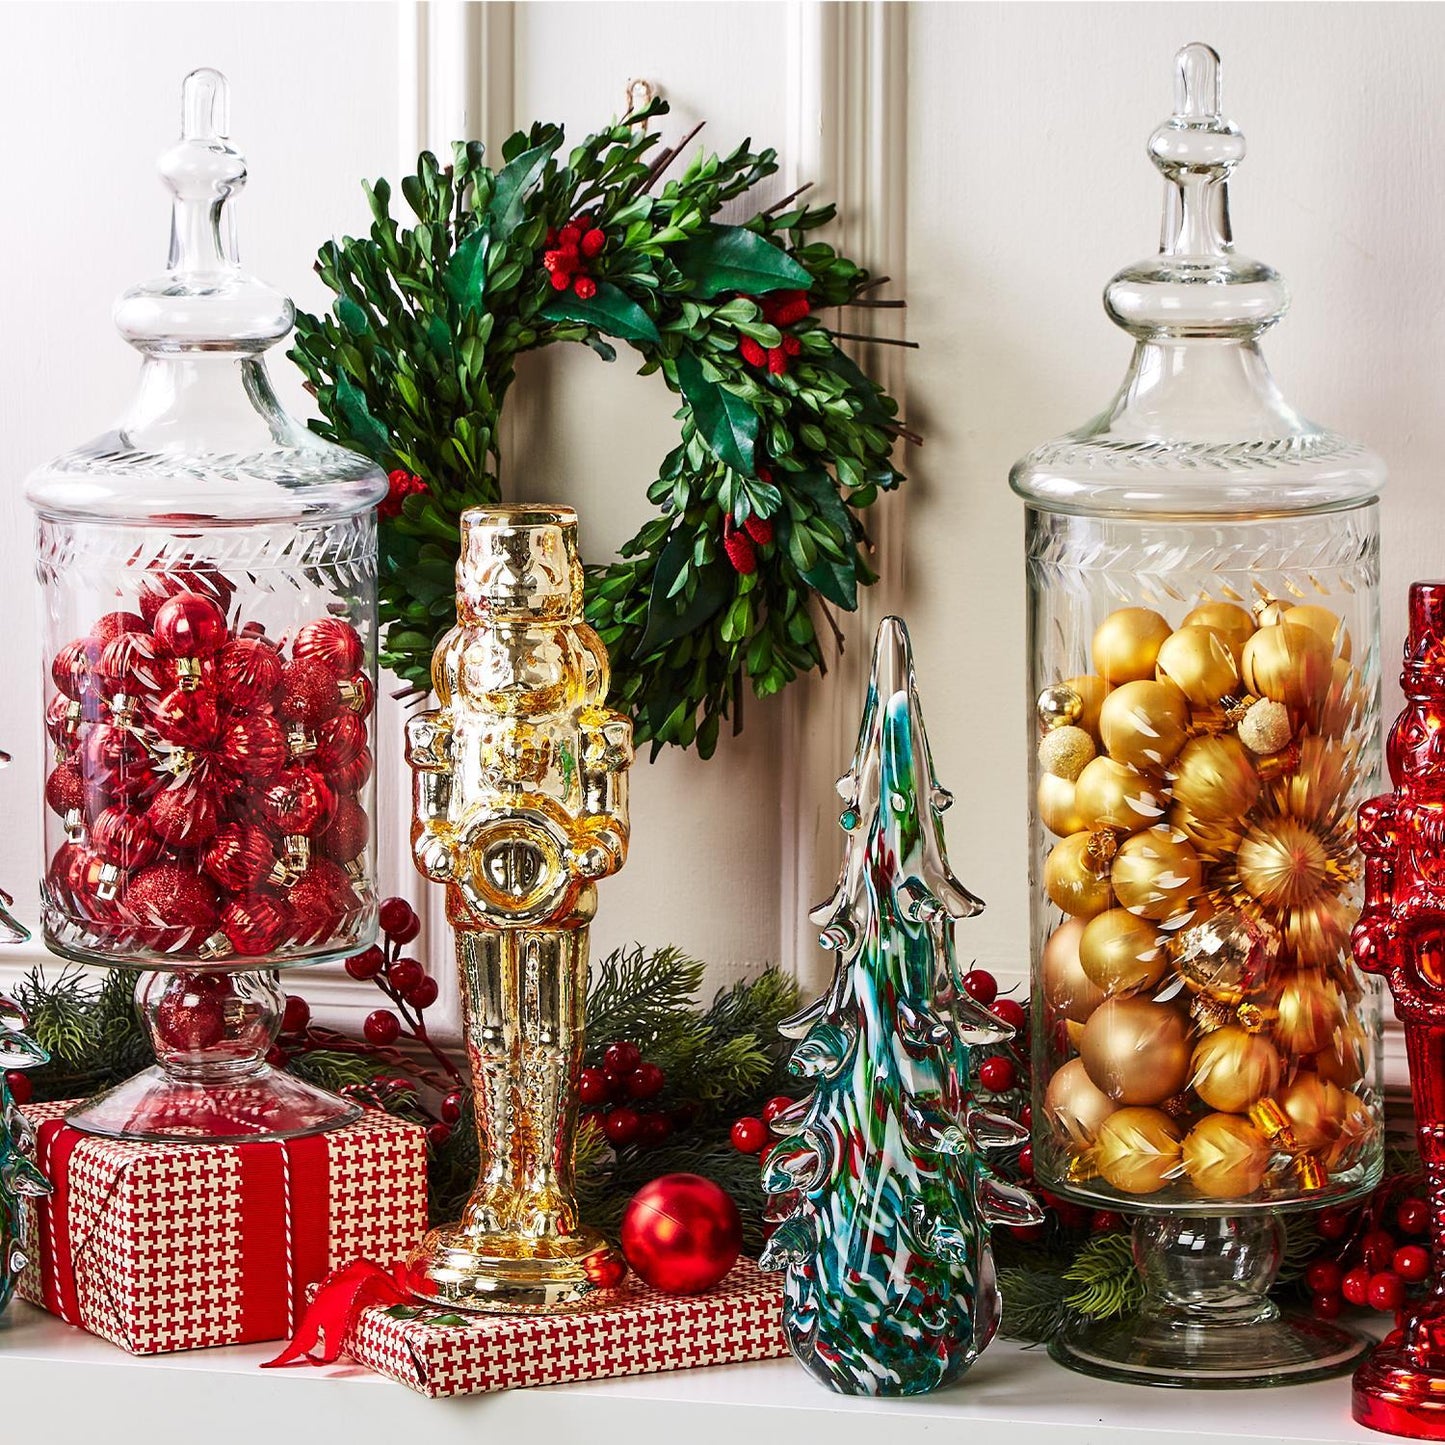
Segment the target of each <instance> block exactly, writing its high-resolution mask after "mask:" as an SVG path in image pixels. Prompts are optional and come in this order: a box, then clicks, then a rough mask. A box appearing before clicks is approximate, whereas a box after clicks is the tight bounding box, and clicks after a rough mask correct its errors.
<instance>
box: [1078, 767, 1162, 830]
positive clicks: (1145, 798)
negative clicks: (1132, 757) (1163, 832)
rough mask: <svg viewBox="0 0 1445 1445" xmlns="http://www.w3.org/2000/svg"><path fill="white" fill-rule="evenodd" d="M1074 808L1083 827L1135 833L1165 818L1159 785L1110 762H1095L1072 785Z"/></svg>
mask: <svg viewBox="0 0 1445 1445" xmlns="http://www.w3.org/2000/svg"><path fill="white" fill-rule="evenodd" d="M1074 806H1075V808H1076V809H1077V810H1078V812H1079V813H1080V814H1082V815H1083V817H1084V818H1085V819H1086V820H1087V821H1086V822H1085V824H1084V826H1085V827H1091V828H1114V829H1117V830H1118V831H1119V832H1122V833H1137V832H1138V831H1139V829H1140V828H1148V827H1151V826H1152V825H1153V824H1155V823H1157V822H1159V820H1160V819H1161V818H1163V816H1164V800H1163V797H1162V794H1161V790H1160V788H1159V785H1158V783H1156V782H1154V781H1152V780H1151V779H1150V778H1147V777H1146V776H1145V775H1144V774H1143V773H1141V772H1139V771H1137V770H1136V769H1134V768H1131V767H1129V766H1127V764H1125V763H1120V762H1116V761H1115V760H1114V759H1113V758H1094V759H1093V760H1092V761H1091V762H1090V763H1089V764H1088V765H1087V766H1086V767H1085V768H1084V770H1083V772H1081V773H1080V774H1079V777H1078V780H1077V782H1076V783H1075V784H1074Z"/></svg>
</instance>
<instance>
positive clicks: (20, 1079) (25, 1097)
mask: <svg viewBox="0 0 1445 1445" xmlns="http://www.w3.org/2000/svg"><path fill="white" fill-rule="evenodd" d="M5 1087H6V1088H7V1089H9V1090H10V1097H11V1098H12V1099H14V1100H15V1102H16V1103H17V1104H19V1105H21V1106H22V1107H23V1106H24V1105H26V1104H28V1103H29V1102H30V1101H31V1099H32V1098H34V1097H35V1085H34V1084H32V1083H31V1082H30V1076H29V1075H28V1074H22V1073H21V1072H20V1070H19V1069H11V1070H10V1071H9V1072H8V1073H7V1074H6V1075H5Z"/></svg>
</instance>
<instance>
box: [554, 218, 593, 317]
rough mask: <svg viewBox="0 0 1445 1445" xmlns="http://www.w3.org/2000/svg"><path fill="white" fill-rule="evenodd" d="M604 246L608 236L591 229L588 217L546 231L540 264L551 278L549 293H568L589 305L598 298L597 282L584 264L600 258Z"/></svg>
mask: <svg viewBox="0 0 1445 1445" xmlns="http://www.w3.org/2000/svg"><path fill="white" fill-rule="evenodd" d="M606 245H607V233H606V232H605V231H603V230H602V228H601V227H600V226H596V225H594V224H593V218H592V216H591V215H590V214H587V213H584V214H583V215H580V216H578V217H577V219H576V220H575V221H568V222H567V224H566V225H565V226H562V227H556V226H554V227H553V228H552V229H551V230H549V231H548V232H547V249H546V250H545V251H543V252H542V264H543V265H544V266H545V267H546V268H547V272H548V274H549V275H550V276H551V278H552V289H553V290H554V291H568V290H570V291H571V292H572V294H573V295H574V296H576V297H577V299H578V300H579V301H590V300H591V299H592V298H593V297H594V296H595V295H596V294H597V282H596V279H595V278H594V277H593V275H592V273H591V272H590V271H589V270H588V268H587V263H588V262H589V261H592V260H594V259H596V257H598V256H600V255H601V254H602V251H603V248H604V247H605V246H606Z"/></svg>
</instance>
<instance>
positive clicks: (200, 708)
mask: <svg viewBox="0 0 1445 1445" xmlns="http://www.w3.org/2000/svg"><path fill="white" fill-rule="evenodd" d="M148 718H149V721H150V725H151V727H152V728H153V729H154V730H155V734H156V736H157V737H159V738H160V739H162V741H164V742H168V743H174V744H175V745H176V746H177V747H185V748H204V747H208V746H209V745H210V744H211V743H213V742H215V740H216V735H217V734H218V733H219V732H220V730H221V714H220V711H219V709H218V708H217V707H216V700H215V698H213V697H212V696H211V695H210V693H209V691H206V690H203V689H199V688H185V687H175V688H172V689H171V690H170V692H168V693H166V694H165V696H164V697H162V698H159V699H158V700H157V701H156V702H155V703H153V704H152V706H151V708H150V711H149V714H148Z"/></svg>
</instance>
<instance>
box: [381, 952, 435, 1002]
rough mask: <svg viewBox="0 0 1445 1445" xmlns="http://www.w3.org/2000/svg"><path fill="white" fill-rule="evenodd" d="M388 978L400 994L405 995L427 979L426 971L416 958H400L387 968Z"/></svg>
mask: <svg viewBox="0 0 1445 1445" xmlns="http://www.w3.org/2000/svg"><path fill="white" fill-rule="evenodd" d="M386 977H387V980H388V981H389V982H390V984H391V986H392V987H393V988H394V989H395V990H396V991H397V992H398V993H405V992H406V991H407V989H409V988H412V987H414V986H415V985H416V984H419V983H420V982H421V981H422V979H424V978H425V977H426V970H425V969H424V968H423V967H422V966H421V964H419V963H418V962H417V961H416V959H414V958H398V959H397V960H395V962H393V963H391V964H389V965H388V966H387V970H386Z"/></svg>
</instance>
